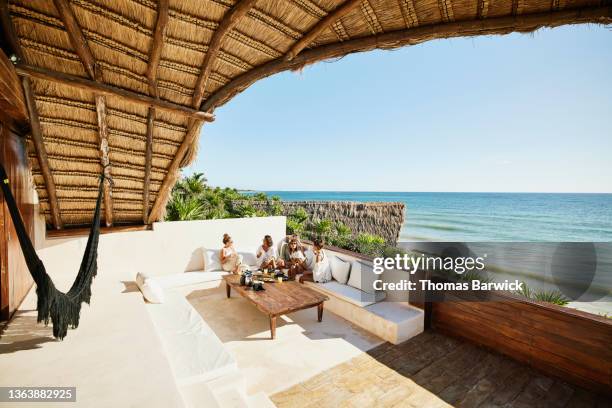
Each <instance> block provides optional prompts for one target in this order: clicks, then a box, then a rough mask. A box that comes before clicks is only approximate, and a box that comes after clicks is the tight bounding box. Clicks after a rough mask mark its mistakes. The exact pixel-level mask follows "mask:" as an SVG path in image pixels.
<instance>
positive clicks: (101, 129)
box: [53, 0, 113, 227]
mask: <svg viewBox="0 0 612 408" xmlns="http://www.w3.org/2000/svg"><path fill="white" fill-rule="evenodd" d="M53 3H54V4H55V8H56V9H57V11H58V13H59V16H60V18H61V19H62V21H63V23H64V27H65V28H66V31H67V32H68V36H69V37H70V43H71V44H72V47H73V48H74V49H75V51H76V53H77V55H78V56H79V58H80V59H81V63H82V64H83V68H85V71H86V72H87V74H88V75H89V77H90V78H91V79H92V80H94V81H96V82H101V81H102V70H101V69H100V67H99V65H98V63H97V62H96V59H95V57H94V56H93V53H92V52H91V49H90V48H89V44H88V42H87V39H86V38H85V35H83V31H82V30H81V27H80V26H79V23H78V22H77V20H76V16H75V15H74V11H73V10H72V7H71V6H70V4H68V1H67V0H53ZM95 101H96V114H97V119H98V135H99V141H98V144H99V149H100V165H101V166H102V168H103V171H104V174H105V176H106V178H107V181H106V183H104V186H103V189H104V222H105V224H106V226H107V227H110V226H112V225H113V192H112V189H111V185H110V180H111V165H110V159H109V145H108V126H107V124H106V97H105V96H104V95H98V94H96V95H95Z"/></svg>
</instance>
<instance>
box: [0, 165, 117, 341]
mask: <svg viewBox="0 0 612 408" xmlns="http://www.w3.org/2000/svg"><path fill="white" fill-rule="evenodd" d="M104 178H105V177H104V172H102V175H101V176H100V187H99V189H98V199H97V201H96V209H95V212H94V219H93V222H92V224H91V230H90V232H89V238H88V239H87V246H86V247H85V254H84V255H83V260H82V261H81V267H80V268H79V273H78V274H77V276H76V279H75V281H74V283H73V284H72V287H71V288H70V290H69V291H68V293H62V292H60V291H59V290H57V289H56V288H55V285H54V284H53V281H52V280H51V278H50V277H49V275H48V274H47V271H46V270H45V266H44V265H43V263H42V261H41V260H40V258H39V257H38V255H37V254H36V251H35V250H34V246H33V245H32V241H30V238H29V237H28V234H27V232H26V229H25V226H24V225H23V220H22V219H21V215H20V214H19V208H18V207H17V204H16V203H15V198H14V197H13V194H12V193H11V189H10V188H9V179H8V176H7V175H6V171H5V170H4V167H3V166H2V164H0V179H1V180H2V183H1V184H0V185H1V186H2V191H3V193H4V198H5V200H6V204H7V206H8V209H9V212H10V214H11V219H12V220H13V224H14V226H15V230H16V231H17V238H18V239H19V244H20V245H21V250H22V251H23V256H24V257H25V261H26V264H27V266H28V269H29V271H30V274H31V275H32V278H33V279H34V283H35V284H36V295H37V296H38V301H37V308H36V309H37V310H38V322H39V323H40V322H42V321H44V322H45V324H48V323H49V319H51V322H52V323H53V336H54V337H55V338H57V339H60V340H61V339H63V338H64V337H66V333H67V331H68V326H70V327H71V328H73V329H74V328H77V327H78V325H79V315H80V313H81V305H82V303H83V302H85V303H87V304H89V300H90V299H91V283H92V281H93V278H94V277H95V276H96V274H97V271H98V239H99V236H100V202H101V200H102V186H103V184H104Z"/></svg>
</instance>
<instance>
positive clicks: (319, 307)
mask: <svg viewBox="0 0 612 408" xmlns="http://www.w3.org/2000/svg"><path fill="white" fill-rule="evenodd" d="M317 318H318V320H319V321H321V320H323V302H321V303H319V304H318V305H317Z"/></svg>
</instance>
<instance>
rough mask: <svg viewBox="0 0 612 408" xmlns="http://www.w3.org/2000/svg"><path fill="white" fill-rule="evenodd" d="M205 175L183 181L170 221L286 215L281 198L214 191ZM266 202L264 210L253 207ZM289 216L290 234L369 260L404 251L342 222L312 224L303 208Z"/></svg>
mask: <svg viewBox="0 0 612 408" xmlns="http://www.w3.org/2000/svg"><path fill="white" fill-rule="evenodd" d="M207 182H208V180H207V179H206V177H204V174H202V173H194V174H192V175H190V176H185V177H181V179H179V181H178V182H177V183H176V185H175V186H174V188H173V189H172V194H171V196H170V200H169V201H168V204H167V205H166V218H165V219H166V220H167V221H191V220H210V219H218V218H244V217H266V216H272V215H283V213H284V210H283V205H282V202H281V200H280V198H279V197H277V196H271V197H270V196H268V195H267V194H265V193H261V192H258V193H251V192H240V191H238V190H236V189H234V188H219V187H211V186H209V185H208V184H207ZM255 202H258V203H261V202H265V203H266V205H265V206H261V205H257V206H256V205H254V203H255ZM286 215H287V233H288V234H298V235H299V236H300V237H303V238H305V239H310V240H312V239H314V238H316V237H320V238H322V239H323V240H324V241H325V242H326V243H327V244H329V245H332V246H336V247H339V248H344V249H348V250H351V251H354V252H359V253H362V254H365V255H369V256H395V254H397V253H403V251H402V250H401V249H399V248H396V247H394V246H391V245H388V244H387V243H386V242H385V240H384V238H382V237H380V236H378V235H372V234H367V233H359V234H354V233H353V231H351V229H350V228H349V227H348V226H346V225H345V224H344V223H342V222H333V221H331V220H328V219H322V220H315V221H313V220H311V219H310V215H309V214H308V213H307V212H306V210H304V209H303V208H301V207H300V208H297V209H296V210H295V211H293V212H292V213H291V214H286Z"/></svg>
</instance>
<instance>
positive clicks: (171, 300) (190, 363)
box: [136, 241, 423, 407]
mask: <svg viewBox="0 0 612 408" xmlns="http://www.w3.org/2000/svg"><path fill="white" fill-rule="evenodd" d="M283 245H285V242H284V241H281V242H279V243H278V248H279V252H280V251H281V250H282V246H283ZM238 252H239V253H240V255H241V258H242V259H243V262H244V263H245V264H247V265H248V266H249V268H251V269H255V268H256V265H255V263H256V260H255V254H254V253H252V252H250V251H238ZM200 253H201V263H199V264H198V261H197V256H196V259H195V263H192V266H195V267H197V266H199V267H200V268H201V269H199V270H196V271H190V272H183V273H175V274H171V275H164V276H158V277H153V278H146V277H143V276H142V275H139V276H138V277H137V279H136V281H137V283H138V286H139V288H140V289H141V291H142V293H143V295H144V297H145V298H147V299H148V300H149V302H147V305H146V307H147V310H148V312H149V314H150V316H151V319H152V321H153V323H154V325H155V327H156V329H157V333H158V335H159V337H160V339H161V343H162V344H163V349H164V352H165V354H166V356H167V358H168V360H169V363H170V366H171V367H172V371H173V375H174V377H175V379H176V383H177V386H178V390H179V392H180V395H181V397H182V399H183V401H184V403H185V406H188V407H191V406H198V404H202V403H203V402H206V406H211V407H214V406H219V407H221V406H236V407H267V406H274V405H273V404H272V402H271V401H270V400H269V399H268V396H267V395H266V393H264V392H261V391H259V392H256V393H251V394H249V393H248V392H247V381H246V379H245V377H244V374H243V373H242V371H241V370H240V368H239V367H238V363H237V361H236V359H235V358H234V357H233V355H232V353H230V352H229V351H228V349H227V347H226V346H225V345H224V343H223V342H222V341H221V340H220V339H219V337H218V336H217V335H216V334H215V332H214V330H213V329H212V328H211V327H210V326H209V324H208V323H207V322H206V321H205V319H204V318H203V316H202V315H201V314H199V313H198V311H197V310H196V309H195V308H194V307H193V306H192V304H190V302H189V301H188V300H187V299H186V295H185V294H186V293H190V294H193V293H194V291H192V289H196V288H199V287H201V286H202V285H203V284H204V285H206V284H208V285H209V286H210V285H217V284H219V283H220V282H221V280H222V278H223V276H225V275H227V274H228V273H227V272H224V271H222V270H221V265H220V261H219V257H218V254H219V249H208V248H206V247H202V248H200ZM326 254H327V257H326V259H327V262H326V263H325V267H326V268H329V269H330V272H331V276H332V280H331V281H329V282H325V283H315V282H304V286H305V287H308V288H311V289H313V290H315V291H316V292H320V293H323V294H324V295H326V296H327V297H328V298H329V300H328V301H326V302H325V306H326V309H327V310H328V311H331V312H332V313H334V314H335V315H337V316H339V317H341V318H342V319H345V320H347V321H348V322H350V323H352V324H354V325H356V326H358V327H359V328H361V329H364V330H366V331H367V332H369V333H372V334H373V335H375V336H377V337H378V338H381V339H383V340H386V341H388V342H390V343H393V344H398V343H401V342H403V341H406V340H408V339H410V338H412V337H414V336H416V335H418V334H419V333H421V332H422V331H423V311H422V310H420V309H418V308H416V307H413V306H410V305H409V304H407V303H405V302H385V298H386V297H387V296H386V293H384V292H380V291H379V292H371V291H367V285H370V287H371V282H369V281H366V279H365V278H366V277H367V276H370V275H371V276H374V275H373V274H372V271H371V264H368V263H367V261H365V260H363V259H358V258H354V257H353V258H352V259H351V257H350V255H347V254H338V253H335V252H334V251H332V250H326ZM192 261H194V260H193V259H192ZM351 276H352V278H351ZM361 285H363V289H365V290H362V288H361V287H360V286H361ZM144 286H147V288H144ZM151 290H153V292H154V294H153V295H151V294H150V292H148V291H151ZM189 296H191V295H187V297H189ZM313 317H314V316H313ZM287 385H289V383H287Z"/></svg>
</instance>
